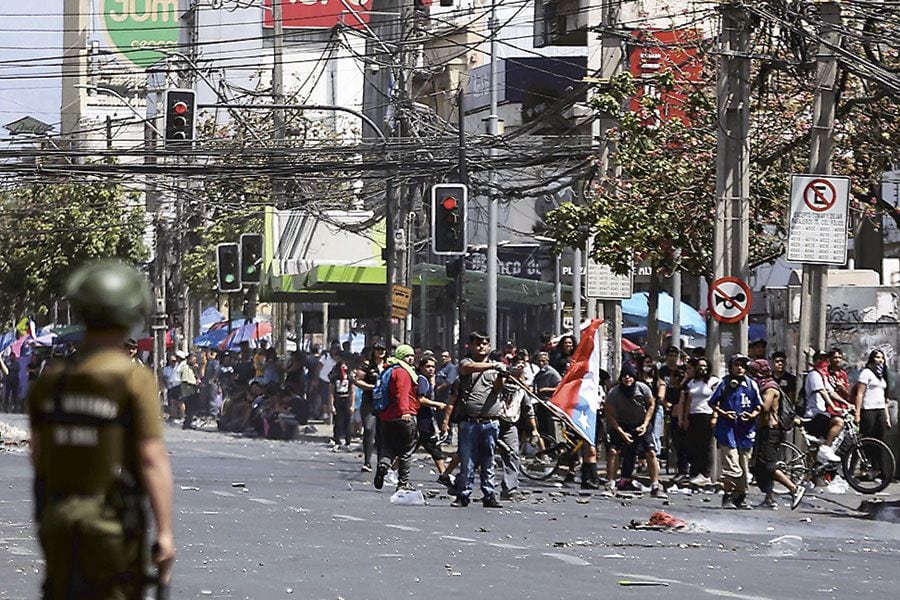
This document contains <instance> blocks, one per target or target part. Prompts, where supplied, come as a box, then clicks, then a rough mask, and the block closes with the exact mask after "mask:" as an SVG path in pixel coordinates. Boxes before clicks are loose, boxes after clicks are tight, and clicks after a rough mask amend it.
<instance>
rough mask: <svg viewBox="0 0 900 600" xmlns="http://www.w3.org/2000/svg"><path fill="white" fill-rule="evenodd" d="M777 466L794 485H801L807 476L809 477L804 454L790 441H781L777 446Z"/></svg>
mask: <svg viewBox="0 0 900 600" xmlns="http://www.w3.org/2000/svg"><path fill="white" fill-rule="evenodd" d="M778 468H779V469H781V470H782V471H783V472H784V474H785V475H787V476H788V479H790V480H791V481H792V482H794V484H795V485H803V483H804V482H805V481H806V479H807V477H809V466H808V465H807V464H806V454H805V453H803V452H801V451H800V449H799V448H798V447H797V446H795V445H793V444H792V443H790V442H781V444H780V445H779V446H778Z"/></svg>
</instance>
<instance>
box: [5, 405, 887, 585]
mask: <svg viewBox="0 0 900 600" xmlns="http://www.w3.org/2000/svg"><path fill="white" fill-rule="evenodd" d="M0 421H6V422H7V423H13V424H16V425H18V426H20V427H21V426H22V425H23V424H24V422H23V421H22V420H21V419H20V418H17V417H9V416H8V415H0ZM167 442H168V444H169V449H170V452H171V455H172V461H173V466H174V471H175V479H176V482H175V490H176V491H175V503H176V519H177V523H176V536H177V543H178V552H179V554H178V560H177V564H176V570H175V580H174V584H173V588H172V598H253V599H269V598H286V597H291V596H295V597H301V598H304V599H320V598H321V599H329V600H336V599H339V598H343V599H347V600H350V599H380V598H392V599H394V598H426V599H428V600H433V599H442V598H459V597H476V598H498V599H506V598H510V599H512V598H515V599H526V598H535V599H541V600H546V599H557V598H566V599H568V598H598V597H606V598H641V599H642V600H644V599H651V598H667V599H671V598H692V599H696V598H704V597H711V598H716V597H719V598H737V599H746V600H764V599H773V600H774V599H778V600H784V599H793V598H816V599H824V598H850V597H864V598H867V599H882V598H885V599H887V598H896V597H897V583H898V581H900V571H898V569H897V564H898V558H900V525H898V524H893V523H886V522H880V521H870V520H865V519H862V518H860V517H859V514H858V513H857V512H856V511H855V510H854V509H856V508H858V507H859V504H860V502H861V500H862V499H863V498H862V497H861V496H858V495H856V494H855V493H854V492H852V491H851V492H848V493H847V494H843V495H823V494H813V495H811V496H808V498H809V499H808V500H806V501H804V504H803V505H802V506H801V508H800V509H798V510H797V511H795V512H791V511H790V510H789V509H788V507H787V506H783V507H782V508H781V510H778V511H774V512H773V511H769V510H764V509H756V510H752V511H737V510H723V509H722V508H720V500H719V497H718V496H716V495H714V494H709V495H705V494H695V495H690V496H689V495H684V494H673V495H672V497H671V498H670V500H669V501H667V502H666V501H663V500H658V499H651V498H649V497H643V498H640V497H634V498H621V497H619V498H608V497H603V496H601V495H599V494H597V493H593V494H587V495H582V494H580V493H579V492H580V490H577V489H565V488H559V487H555V486H552V485H548V486H543V487H540V486H534V485H530V484H528V485H527V489H529V490H531V491H532V492H533V493H532V494H531V495H529V496H528V497H526V499H524V500H522V501H518V502H512V503H510V502H508V503H506V506H505V507H504V508H503V509H494V510H488V509H484V508H482V507H481V505H480V503H473V504H472V505H471V506H470V507H468V508H466V509H454V508H451V507H450V506H449V503H450V499H449V498H448V497H446V495H443V496H436V497H434V498H430V499H429V500H428V504H427V505H426V506H396V505H392V504H391V503H390V496H391V492H390V491H389V490H388V486H385V490H383V491H381V492H378V491H376V490H375V489H374V488H373V487H372V484H371V474H370V473H361V472H360V470H359V465H360V462H361V459H360V458H359V457H358V454H356V453H344V452H341V453H333V452H331V451H330V450H328V449H327V448H325V447H324V445H323V444H322V443H318V442H314V441H304V442H294V443H279V442H270V441H264V440H251V439H244V438H238V437H231V436H226V435H223V434H218V433H210V432H197V431H189V432H182V431H180V430H178V429H174V428H170V429H168V430H167ZM429 466H430V465H429V464H428V463H426V461H425V457H424V455H423V456H422V457H421V458H420V460H418V462H417V466H416V468H415V469H414V471H413V480H414V482H415V483H417V484H420V485H421V489H422V490H423V491H425V492H431V491H433V492H435V493H439V492H441V487H440V486H438V485H436V484H434V483H432V482H433V479H434V476H433V475H432V474H431V473H430V468H429ZM0 482H2V485H3V488H5V490H4V493H3V494H2V498H0V599H19V598H37V597H38V588H39V585H40V579H41V575H40V573H41V568H42V563H41V557H40V550H39V548H38V547H37V544H36V542H35V538H34V528H33V526H32V524H31V521H30V517H31V505H30V501H29V498H30V485H31V480H30V468H29V463H28V458H27V455H25V454H22V453H4V452H0ZM236 484H241V485H237V486H236ZM896 487H897V485H896V484H894V486H892V487H891V488H889V489H890V490H891V492H892V494H891V495H892V497H893V498H894V499H896V497H897V494H896V491H897V490H896ZM753 499H754V500H756V501H761V499H762V497H761V496H760V495H756V496H754V498H753ZM785 502H786V501H785ZM659 510H663V511H666V512H669V513H670V514H672V515H674V516H676V517H678V518H681V519H683V520H685V521H687V522H688V523H689V527H688V529H687V530H684V531H678V532H672V531H635V530H629V529H625V528H624V526H625V525H627V524H628V523H630V522H631V521H632V520H633V519H636V520H640V521H645V520H646V519H648V518H649V516H650V514H651V513H653V512H654V511H659ZM785 535H790V536H799V537H800V538H802V541H801V542H800V547H799V551H797V552H795V553H791V552H787V553H785V552H783V551H782V550H780V549H778V548H775V547H773V546H772V545H771V544H770V543H769V542H770V541H771V540H773V539H775V538H778V537H780V536H785ZM622 580H629V581H636V582H649V583H656V584H661V583H664V584H668V586H667V587H662V586H658V587H657V586H654V587H643V586H641V587H636V586H632V587H625V586H622V585H621V584H620V583H619V582H620V581H622Z"/></svg>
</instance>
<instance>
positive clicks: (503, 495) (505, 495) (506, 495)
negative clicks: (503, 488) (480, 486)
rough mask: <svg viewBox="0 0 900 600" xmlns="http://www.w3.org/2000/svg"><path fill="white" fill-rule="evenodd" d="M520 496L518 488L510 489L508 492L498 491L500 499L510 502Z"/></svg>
mask: <svg viewBox="0 0 900 600" xmlns="http://www.w3.org/2000/svg"><path fill="white" fill-rule="evenodd" d="M521 497H522V494H520V493H519V491H518V490H510V491H509V492H500V499H501V500H506V501H508V502H512V501H514V500H518V499H519V498H521Z"/></svg>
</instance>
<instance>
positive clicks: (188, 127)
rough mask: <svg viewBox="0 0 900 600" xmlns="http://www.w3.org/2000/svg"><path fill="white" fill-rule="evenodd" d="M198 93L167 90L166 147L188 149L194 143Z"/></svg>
mask: <svg viewBox="0 0 900 600" xmlns="http://www.w3.org/2000/svg"><path fill="white" fill-rule="evenodd" d="M196 106H197V93H196V92H195V91H194V90H182V89H173V90H166V94H165V107H166V130H165V134H166V146H168V147H173V148H177V147H179V146H181V147H187V146H190V145H191V142H193V141H194V119H195V118H196V116H197V115H196V113H197V111H196Z"/></svg>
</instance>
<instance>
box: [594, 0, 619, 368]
mask: <svg viewBox="0 0 900 600" xmlns="http://www.w3.org/2000/svg"><path fill="white" fill-rule="evenodd" d="M591 10H592V11H601V14H600V15H599V18H597V17H596V16H595V15H594V14H592V15H591V17H592V19H591V22H597V21H599V22H601V23H602V24H603V33H602V35H601V36H600V44H599V48H598V47H597V44H592V43H591V42H592V41H593V40H588V73H589V74H590V75H592V76H593V75H594V74H596V73H599V77H600V79H601V80H609V79H612V78H613V77H615V76H616V75H618V74H619V73H620V72H621V71H622V66H623V64H624V62H625V53H624V50H623V44H622V36H621V35H620V33H619V27H620V18H621V11H622V3H621V0H610V1H609V2H606V3H600V2H598V1H596V0H595V3H594V5H593V7H592V9H591ZM589 35H590V34H589ZM615 125H616V121H615V119H610V118H609V117H608V116H606V115H604V116H602V117H601V118H600V119H597V120H595V121H594V123H592V125H591V133H592V143H596V142H598V141H599V148H598V159H599V161H598V162H599V164H600V177H601V178H609V177H612V176H614V175H615V174H616V173H617V172H618V171H619V168H618V166H617V165H616V164H615V161H613V159H612V154H613V152H614V151H615V142H613V141H612V140H611V139H610V137H609V135H608V134H607V131H609V130H610V129H611V128H612V127H615ZM613 192H614V189H613V188H612V187H610V188H608V189H607V193H613ZM588 260H590V258H588ZM597 316H598V317H599V318H601V319H603V321H604V322H603V326H602V328H603V335H604V337H605V338H606V344H605V345H606V348H608V352H607V357H606V368H607V370H608V371H609V372H610V373H613V376H614V377H615V376H616V375H617V374H618V373H619V370H620V369H621V366H622V303H621V301H619V300H603V302H602V303H601V304H600V310H599V311H597Z"/></svg>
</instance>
